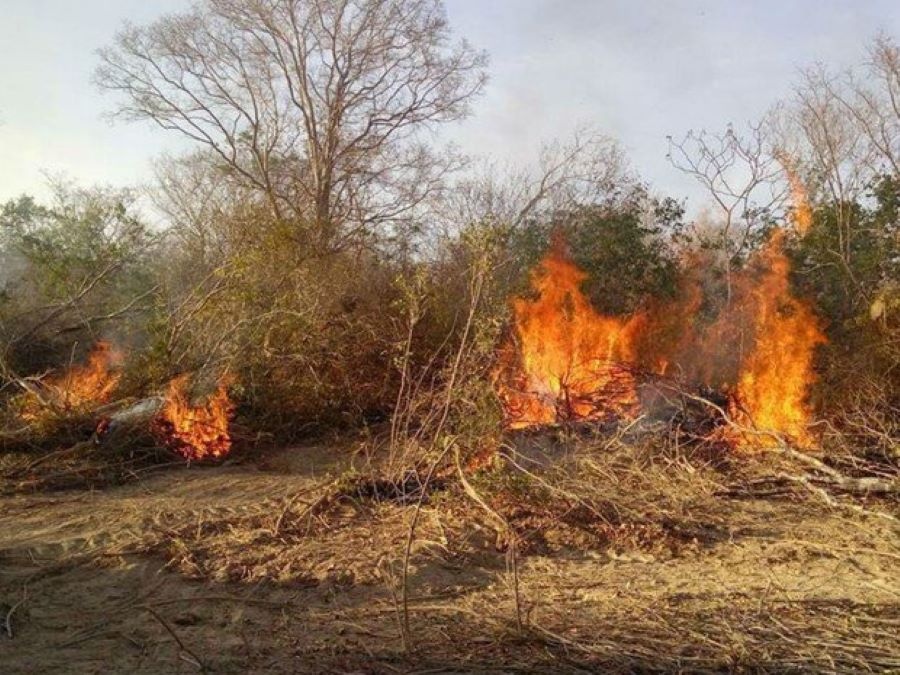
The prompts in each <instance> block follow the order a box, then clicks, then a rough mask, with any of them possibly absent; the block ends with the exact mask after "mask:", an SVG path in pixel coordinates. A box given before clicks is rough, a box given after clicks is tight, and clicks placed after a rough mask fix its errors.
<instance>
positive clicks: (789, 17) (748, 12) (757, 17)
mask: <svg viewBox="0 0 900 675" xmlns="http://www.w3.org/2000/svg"><path fill="white" fill-rule="evenodd" d="M445 4H446V7H447V12H448V14H449V18H450V22H451V25H452V26H453V29H454V32H455V33H456V35H458V36H460V37H465V38H466V39H468V40H469V41H470V42H471V43H472V44H474V45H475V46H476V47H479V48H483V49H486V50H487V51H488V52H489V54H490V56H491V65H490V77H491V79H490V82H489V83H488V86H487V89H486V91H485V93H484V95H483V96H482V97H481V98H480V99H479V100H478V101H477V102H476V104H475V105H474V111H473V112H474V114H473V115H472V117H471V118H469V119H467V120H465V121H463V122H461V123H459V124H457V125H455V126H454V127H453V128H451V129H448V130H446V132H445V133H446V136H447V138H449V139H451V140H453V141H454V142H456V143H457V144H458V145H460V146H461V148H462V149H463V150H464V151H465V152H467V153H469V154H472V155H476V156H487V157H489V158H490V159H492V160H494V161H497V162H499V163H505V162H509V163H513V164H515V163H519V162H528V161H532V160H534V158H535V157H536V154H537V151H538V149H539V147H540V145H541V143H542V142H543V141H547V140H552V139H554V138H561V139H565V138H566V137H568V136H571V134H572V132H573V130H574V129H575V128H576V127H577V126H578V125H581V124H588V125H590V126H591V127H592V128H595V129H598V130H600V131H602V132H603V133H606V134H608V135H609V136H612V137H614V138H616V139H617V140H619V141H620V143H621V144H622V145H623V147H624V148H625V150H626V152H627V154H628V156H629V158H630V160H631V163H632V165H633V167H634V169H635V170H636V171H637V172H638V173H639V174H640V175H641V176H642V177H643V178H644V179H645V180H647V181H649V182H650V184H651V185H652V186H653V188H654V189H655V190H656V191H658V192H660V193H665V194H669V195H673V196H681V197H688V198H689V200H693V202H694V205H695V206H696V205H697V203H698V202H699V201H700V200H701V199H702V197H701V194H700V192H699V190H698V189H697V188H696V187H695V186H694V185H693V184H692V183H691V182H690V180H689V179H688V178H687V177H685V176H683V175H680V174H679V173H678V172H677V171H676V170H675V169H673V168H672V167H671V166H669V165H668V163H667V161H666V159H665V155H666V137H667V135H672V136H675V137H678V136H681V135H683V134H684V133H685V132H686V131H687V130H688V129H692V128H693V129H699V128H707V129H723V128H724V126H725V124H726V123H729V122H731V123H734V124H735V125H736V126H740V125H741V124H744V123H746V122H747V121H749V120H754V119H757V118H759V117H760V116H761V115H762V114H763V113H764V112H765V111H766V110H767V109H768V108H769V107H770V106H771V105H772V104H773V103H774V102H775V101H776V100H778V99H781V98H784V97H787V96H789V95H790V91H791V86H792V84H794V83H796V81H797V77H798V73H799V71H800V69H801V68H803V67H805V66H809V65H811V64H813V63H815V62H822V63H825V64H827V65H829V66H831V67H834V68H836V69H839V68H843V67H846V66H850V65H853V64H856V63H858V62H860V61H861V60H862V59H863V58H864V56H865V45H866V43H867V42H868V41H869V40H870V39H871V38H872V37H874V36H875V35H876V34H877V33H879V32H884V33H886V34H887V35H890V36H894V37H895V38H897V39H900V2H897V0H777V1H772V0H754V1H749V0H445ZM189 5H190V0H0V203H2V202H5V201H6V200H8V199H11V198H14V197H16V196H18V195H19V194H22V193H30V194H35V195H37V196H38V197H41V196H45V195H46V194H47V192H46V176H47V175H53V176H62V177H67V178H69V179H74V180H76V181H78V182H79V183H81V184H84V185H90V184H95V183H102V184H109V185H115V186H127V185H140V184H142V183H146V182H148V181H150V180H151V179H152V160H153V158H154V157H157V156H159V155H160V154H161V153H164V152H168V153H178V152H181V151H183V150H186V149H188V147H189V146H188V145H187V144H186V143H185V141H183V140H182V139H181V138H178V137H177V136H175V135H172V134H171V133H169V132H165V131H162V130H159V129H156V128H154V127H153V126H151V125H150V124H148V123H144V124H136V123H124V122H111V121H110V120H109V119H108V118H107V115H106V113H108V112H109V111H110V110H111V108H112V104H113V101H112V99H110V97H109V96H108V95H106V94H101V93H100V92H99V91H98V89H97V88H96V87H95V86H94V85H93V84H92V82H91V74H92V71H93V70H94V68H95V67H96V65H97V57H96V53H95V52H96V50H97V49H98V48H100V47H102V46H104V45H107V44H109V43H110V42H111V40H112V38H113V36H114V35H115V32H116V30H117V29H118V28H119V27H120V26H121V24H122V22H124V21H126V20H127V21H131V22H133V23H136V24H142V23H147V22H149V21H152V20H153V19H154V18H156V17H158V16H161V15H163V14H165V13H169V12H174V11H178V10H180V9H184V8H186V7H188V6H189ZM690 206H691V204H690V202H689V207H690Z"/></svg>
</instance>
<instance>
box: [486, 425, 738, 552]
mask: <svg viewBox="0 0 900 675" xmlns="http://www.w3.org/2000/svg"><path fill="white" fill-rule="evenodd" d="M499 457H500V459H501V460H502V461H501V463H500V464H499V465H498V468H497V469H495V470H494V471H487V472H484V473H482V474H481V475H480V476H478V477H477V478H476V479H475V481H474V484H475V485H476V487H477V489H478V490H480V491H482V492H483V494H484V496H485V499H486V501H488V502H489V503H490V504H491V505H492V508H494V509H495V510H496V511H497V512H498V513H499V514H500V515H501V516H503V517H504V518H505V519H506V520H507V522H508V523H509V525H510V527H511V529H512V530H513V531H515V532H516V534H517V537H518V539H519V541H520V542H521V543H522V544H523V545H524V548H525V550H528V549H529V548H531V549H537V550H541V549H545V548H546V547H548V546H549V547H551V548H553V547H557V546H560V545H563V546H574V547H577V548H580V549H585V548H587V549H591V548H598V547H599V548H603V547H607V546H617V547H623V548H636V549H643V550H650V551H658V550H662V549H666V550H669V551H677V550H678V549H680V548H681V547H683V546H684V545H694V544H696V543H697V542H700V543H709V542H711V541H716V540H717V539H718V538H719V536H720V534H721V533H720V530H721V528H722V527H723V524H724V518H725V512H724V510H723V508H722V504H721V502H720V501H718V500H717V499H716V498H715V495H716V492H717V491H718V490H719V489H720V488H721V483H722V476H721V474H719V473H717V469H716V467H715V466H714V464H713V463H712V462H710V460H709V458H708V452H707V449H705V448H700V447H696V448H695V449H693V450H692V449H691V448H687V449H686V448H684V447H681V446H679V445H677V444H674V443H671V442H669V440H668V438H667V437H666V436H665V435H660V434H657V433H654V432H649V433H647V432H644V431H637V432H635V431H634V430H629V429H628V428H621V429H618V430H614V431H607V432H601V431H599V430H598V431H595V432H594V433H593V434H591V435H585V434H580V435H570V434H569V432H566V431H564V430H559V431H557V432H552V431H550V432H548V431H544V432H539V433H534V432H531V433H520V434H516V435H514V436H512V437H510V438H509V439H508V441H507V442H506V443H504V445H503V446H502V448H501V451H500V453H499Z"/></svg>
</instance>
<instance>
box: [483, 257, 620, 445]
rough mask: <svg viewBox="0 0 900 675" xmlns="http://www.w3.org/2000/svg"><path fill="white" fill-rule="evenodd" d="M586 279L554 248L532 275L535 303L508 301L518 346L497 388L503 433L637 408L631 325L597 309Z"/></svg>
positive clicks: (504, 363) (505, 360) (506, 358)
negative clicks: (584, 290) (506, 429)
mask: <svg viewBox="0 0 900 675" xmlns="http://www.w3.org/2000/svg"><path fill="white" fill-rule="evenodd" d="M585 277H586V274H585V273H584V272H583V271H581V270H580V269H578V267H577V266H576V265H575V264H574V263H573V262H572V261H571V260H570V259H569V258H568V256H567V255H566V254H565V253H564V251H563V249H562V246H560V245H556V246H554V247H553V248H552V250H551V251H550V252H549V253H548V254H547V255H546V256H545V257H544V259H543V260H542V261H541V263H540V265H539V266H538V268H537V269H536V270H535V272H534V273H533V274H532V277H531V286H532V290H533V291H534V293H535V296H536V297H535V298H534V299H526V298H517V299H515V300H513V314H514V318H515V330H516V338H517V342H516V344H515V345H513V344H510V345H507V348H506V350H505V352H504V355H503V356H502V357H501V368H500V371H499V373H498V377H497V388H498V393H499V396H500V399H501V401H502V402H503V406H504V409H505V411H506V414H507V422H508V425H509V426H510V428H513V429H522V428H527V427H531V426H536V425H544V424H554V423H557V422H560V421H566V420H603V419H607V418H609V417H610V416H621V415H628V414H629V413H630V412H631V411H632V410H633V409H634V407H635V405H636V403H637V392H636V388H635V380H634V376H633V375H632V373H631V371H630V370H629V368H628V367H627V366H626V365H625V364H627V363H629V362H631V361H632V360H633V357H634V353H633V348H632V324H631V323H630V322H629V321H627V320H621V319H617V318H614V317H608V316H603V315H601V314H599V313H598V312H596V311H595V310H594V308H593V307H592V306H591V304H590V302H589V300H588V299H587V298H586V297H585V296H584V294H583V293H582V291H581V283H582V282H583V281H584V279H585Z"/></svg>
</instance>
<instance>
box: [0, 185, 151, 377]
mask: <svg viewBox="0 0 900 675" xmlns="http://www.w3.org/2000/svg"><path fill="white" fill-rule="evenodd" d="M154 241H155V238H154V236H153V234H152V233H151V232H150V230H149V229H148V227H147V226H146V225H145V224H144V223H143V222H142V221H141V219H140V218H139V217H138V216H137V215H136V208H135V198H134V195H133V194H132V193H130V192H129V191H125V190H111V189H101V188H95V189H91V190H81V189H76V188H73V187H71V186H67V185H62V184H57V185H55V186H54V199H53V201H52V202H51V203H50V204H41V203H38V202H37V201H35V200H34V199H33V198H32V197H28V196H23V197H20V198H19V199H16V200H12V201H10V202H7V203H6V204H4V205H2V206H0V259H2V260H3V262H4V263H5V264H4V269H3V271H2V272H0V290H2V293H0V341H2V343H3V344H4V345H6V346H7V358H9V359H10V361H11V363H12V364H13V365H15V366H16V367H17V368H20V369H22V370H23V371H24V372H26V373H27V372H33V371H35V370H36V369H42V368H45V367H48V366H52V365H59V364H60V363H62V362H63V361H65V360H67V359H68V358H70V356H71V346H72V344H73V343H78V344H79V345H80V346H81V350H82V351H84V350H86V349H88V348H89V347H90V346H91V344H92V343H93V342H94V341H95V340H96V339H97V338H99V337H109V336H110V335H118V336H119V337H121V338H123V339H126V338H127V337H128V335H127V334H128V332H129V329H130V328H136V329H137V330H138V332H141V330H140V327H139V326H138V324H137V323H135V322H131V321H127V320H126V319H130V318H133V317H132V316H131V315H132V314H134V313H135V312H139V311H141V310H142V309H143V308H144V305H143V304H141V303H139V302H135V299H136V298H140V297H141V296H147V295H149V293H150V290H151V289H152V287H153V282H154V276H153V271H152V257H153V256H152V253H153V251H152V248H153V245H154Z"/></svg>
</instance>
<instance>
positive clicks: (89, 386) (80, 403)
mask: <svg viewBox="0 0 900 675" xmlns="http://www.w3.org/2000/svg"><path fill="white" fill-rule="evenodd" d="M122 360H123V355H122V352H120V351H119V350H118V349H116V348H115V347H114V346H113V345H112V343H110V342H107V341H105V340H100V341H98V342H97V343H96V344H95V345H94V347H93V349H92V350H91V353H90V354H89V355H88V357H87V362H86V363H84V364H81V365H76V366H72V367H71V368H69V369H68V370H67V371H66V372H64V373H61V374H59V375H56V376H53V377H48V378H45V379H43V380H42V381H41V382H40V383H39V390H40V395H38V393H36V392H29V393H27V394H26V396H25V398H24V399H23V401H22V404H21V405H22V407H21V412H20V415H21V417H22V419H24V420H26V421H29V422H34V421H37V420H39V419H42V418H43V417H45V416H46V415H49V414H52V413H53V412H57V413H59V412H61V413H81V412H86V411H89V410H91V409H92V408H96V407H97V406H99V405H102V404H104V403H106V402H108V401H109V399H110V396H112V393H113V392H114V391H115V389H116V387H117V386H118V384H119V380H120V379H121V377H122V374H121V373H120V372H118V371H117V370H116V367H117V366H118V365H120V364H121V363H122Z"/></svg>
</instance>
